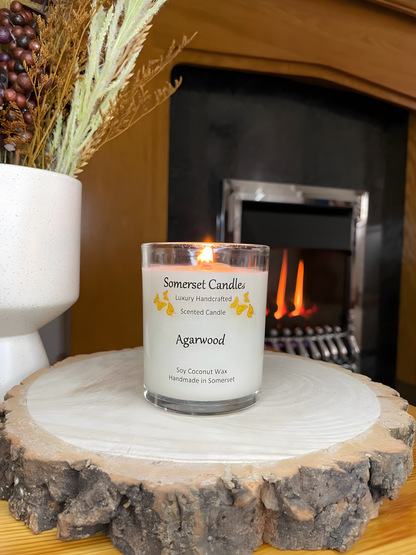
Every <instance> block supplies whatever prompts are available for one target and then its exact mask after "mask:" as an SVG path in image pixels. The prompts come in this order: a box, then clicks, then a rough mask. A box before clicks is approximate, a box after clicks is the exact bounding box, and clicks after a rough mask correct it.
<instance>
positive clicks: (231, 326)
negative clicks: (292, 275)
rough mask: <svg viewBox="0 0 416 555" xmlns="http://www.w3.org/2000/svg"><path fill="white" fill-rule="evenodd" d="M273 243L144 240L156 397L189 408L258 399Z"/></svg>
mask: <svg viewBox="0 0 416 555" xmlns="http://www.w3.org/2000/svg"><path fill="white" fill-rule="evenodd" d="M269 250H270V249H269V247H266V246H263V245H240V244H238V245H237V244H236V245H234V244H221V243H215V244H210V245H207V244H204V243H148V244H145V245H142V260H143V263H142V271H143V322H144V338H143V339H144V376H145V377H144V381H145V383H144V385H145V396H146V398H147V399H148V400H149V401H150V402H151V403H153V404H155V405H157V406H160V407H163V408H165V409H169V410H176V411H178V412H184V413H188V414H221V413H226V412H231V411H235V410H242V409H244V408H248V407H249V406H251V405H253V404H254V403H256V401H257V400H258V399H259V395H260V390H261V382H262V373H263V352H264V326H265V309H266V294H267V274H268V261H269Z"/></svg>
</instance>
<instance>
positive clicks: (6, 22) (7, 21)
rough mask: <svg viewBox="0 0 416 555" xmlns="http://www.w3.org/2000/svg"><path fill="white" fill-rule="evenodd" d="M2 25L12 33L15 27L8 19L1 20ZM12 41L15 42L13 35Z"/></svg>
mask: <svg viewBox="0 0 416 555" xmlns="http://www.w3.org/2000/svg"><path fill="white" fill-rule="evenodd" d="M0 25H1V26H2V27H6V29H8V30H9V31H10V33H11V32H12V29H13V25H12V24H11V23H10V21H9V20H8V19H7V17H3V18H1V20H0ZM12 40H13V35H12Z"/></svg>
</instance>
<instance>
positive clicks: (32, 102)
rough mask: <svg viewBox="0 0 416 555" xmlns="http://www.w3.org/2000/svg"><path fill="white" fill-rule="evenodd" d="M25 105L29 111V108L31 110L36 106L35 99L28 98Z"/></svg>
mask: <svg viewBox="0 0 416 555" xmlns="http://www.w3.org/2000/svg"><path fill="white" fill-rule="evenodd" d="M26 105H27V107H28V108H29V109H30V108H31V109H32V110H33V109H34V108H36V106H37V103H36V99H35V98H33V97H31V98H29V100H27V101H26Z"/></svg>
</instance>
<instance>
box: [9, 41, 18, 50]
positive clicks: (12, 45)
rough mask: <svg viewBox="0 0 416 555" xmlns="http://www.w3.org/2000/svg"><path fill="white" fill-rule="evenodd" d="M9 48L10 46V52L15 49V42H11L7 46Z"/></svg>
mask: <svg viewBox="0 0 416 555" xmlns="http://www.w3.org/2000/svg"><path fill="white" fill-rule="evenodd" d="M9 46H10V48H11V49H12V50H14V49H15V48H16V46H17V43H16V41H15V40H12V42H11V43H10V44H9Z"/></svg>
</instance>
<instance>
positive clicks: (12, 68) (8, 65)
mask: <svg viewBox="0 0 416 555" xmlns="http://www.w3.org/2000/svg"><path fill="white" fill-rule="evenodd" d="M15 63H16V60H13V59H11V60H9V61H8V62H7V69H8V70H9V71H14V64H15Z"/></svg>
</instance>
